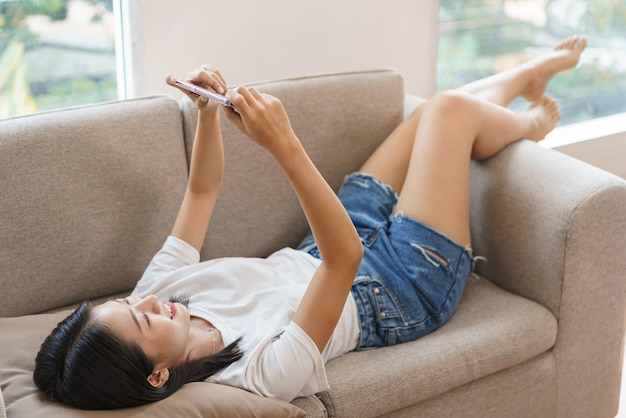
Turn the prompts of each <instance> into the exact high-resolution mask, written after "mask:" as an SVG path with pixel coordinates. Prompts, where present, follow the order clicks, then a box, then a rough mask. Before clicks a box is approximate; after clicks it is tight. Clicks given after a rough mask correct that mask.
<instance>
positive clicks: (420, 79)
mask: <svg viewBox="0 0 626 418" xmlns="http://www.w3.org/2000/svg"><path fill="white" fill-rule="evenodd" d="M127 1H128V2H129V4H128V6H129V9H130V15H131V20H130V29H131V38H132V43H133V48H132V51H133V52H132V61H133V62H132V68H133V74H134V77H133V81H134V83H133V84H134V87H133V91H132V93H131V94H130V95H131V96H133V95H134V96H142V95H150V94H169V95H172V96H174V97H177V95H179V93H178V92H176V91H174V90H173V89H172V88H171V87H168V86H166V85H165V84H164V82H163V78H164V77H165V75H166V74H169V73H171V74H174V75H178V76H184V75H185V74H186V72H187V71H190V70H192V69H194V68H197V67H198V66H199V65H201V64H205V63H208V64H213V65H215V66H217V67H218V68H220V69H221V70H222V73H223V74H224V76H225V78H226V80H227V82H228V84H229V85H231V86H233V85H238V84H245V83H249V82H254V81H263V80H272V79H278V78H285V77H295V76H301V75H309V74H317V73H327V72H342V71H355V70H364V69H375V68H394V69H396V70H397V71H398V72H400V73H401V74H402V75H403V76H404V78H405V83H406V90H407V91H408V92H409V93H412V94H417V95H421V96H426V97H429V96H431V95H432V94H433V93H434V91H435V75H436V52H437V51H436V48H437V38H436V35H437V20H438V19H437V16H438V9H439V4H438V3H439V2H438V0H178V1H166V0H127Z"/></svg>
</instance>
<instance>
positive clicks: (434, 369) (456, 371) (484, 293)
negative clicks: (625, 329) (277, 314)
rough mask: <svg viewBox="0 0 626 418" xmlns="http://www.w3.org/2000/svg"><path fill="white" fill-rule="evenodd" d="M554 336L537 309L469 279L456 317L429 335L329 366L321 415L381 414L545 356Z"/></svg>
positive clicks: (546, 314)
mask: <svg viewBox="0 0 626 418" xmlns="http://www.w3.org/2000/svg"><path fill="white" fill-rule="evenodd" d="M556 333H557V323H556V319H555V318H554V316H553V315H552V314H551V313H550V311H548V310H547V309H546V308H544V307H543V306H541V305H539V304H537V303H535V302H532V301H530V300H528V299H525V298H522V297H519V296H516V295H513V294H512V293H509V292H507V291H505V290H502V289H501V288H499V287H497V286H496V285H494V284H492V283H491V282H489V281H488V280H486V279H482V278H481V279H471V278H470V280H469V282H468V283H467V286H466V289H465V292H464V294H463V298H462V299H461V302H460V304H459V307H458V310H457V312H456V313H455V314H454V315H453V316H452V318H451V319H450V321H449V322H448V323H446V324H445V325H444V326H443V327H441V328H440V329H439V330H437V331H435V332H434V333H432V334H430V335H427V336H426V337H424V338H421V339H419V340H417V341H413V342H410V343H405V344H399V345H396V346H393V347H385V348H380V349H376V350H369V351H360V352H352V353H348V354H347V355H345V356H342V357H339V358H337V359H335V360H332V361H331V362H329V363H328V365H327V367H326V369H327V373H328V380H329V383H330V387H331V389H330V391H328V392H326V393H324V394H323V395H321V400H322V401H323V402H324V403H325V404H326V408H327V410H328V412H329V416H338V417H343V416H358V417H362V418H364V417H374V416H380V415H384V414H387V413H390V412H393V411H396V410H399V409H402V408H405V407H408V406H410V405H413V404H415V403H418V402H420V401H423V400H426V399H430V398H433V397H435V396H437V395H440V394H442V393H445V392H447V391H449V390H452V389H454V388H457V387H460V386H462V385H464V384H466V383H469V382H473V381H476V380H478V379H480V378H482V377H485V376H489V375H491V374H494V373H496V372H499V371H501V370H506V369H508V368H511V367H513V366H516V365H519V364H523V363H524V362H526V361H528V360H529V359H532V358H534V357H536V356H537V355H539V354H541V353H544V352H546V351H547V350H549V349H550V348H551V347H552V346H553V345H554V342H555V340H556ZM372 394H376V395H375V396H372Z"/></svg>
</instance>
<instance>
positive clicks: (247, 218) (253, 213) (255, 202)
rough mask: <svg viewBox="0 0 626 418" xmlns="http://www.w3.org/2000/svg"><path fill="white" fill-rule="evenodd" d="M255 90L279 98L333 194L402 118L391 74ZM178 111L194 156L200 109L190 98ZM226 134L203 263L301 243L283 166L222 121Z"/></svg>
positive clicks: (398, 88) (300, 223) (398, 83)
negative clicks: (221, 173) (220, 179)
mask: <svg viewBox="0 0 626 418" xmlns="http://www.w3.org/2000/svg"><path fill="white" fill-rule="evenodd" d="M254 86H255V87H256V88H257V89H258V90H259V91H262V92H266V93H269V94H272V95H274V96H276V97H278V98H279V99H280V100H281V102H282V103H283V105H284V106H285V109H286V111H287V113H288V115H289V120H290V121H291V124H292V127H293V129H294V132H295V133H296V135H298V138H299V139H300V141H301V142H302V144H303V146H304V147H305V149H306V150H307V152H308V154H309V156H310V157H311V159H312V160H313V162H315V164H316V166H317V167H318V169H319V170H320V172H321V173H322V175H323V176H324V178H325V179H326V181H327V182H328V183H329V184H330V185H331V187H333V188H334V189H335V190H337V189H338V188H339V187H340V186H341V183H342V181H343V178H344V176H345V174H347V173H349V172H351V171H354V170H357V169H358V168H359V167H360V166H361V165H362V164H363V162H364V161H365V160H366V159H367V157H368V156H369V155H370V154H371V153H372V152H373V151H374V149H376V147H377V146H378V145H379V144H380V143H381V142H382V141H383V140H384V139H385V138H386V137H387V135H389V133H390V132H391V131H392V130H393V129H394V128H395V127H396V126H397V125H398V124H399V123H400V122H401V121H402V118H403V112H404V83H403V80H402V77H401V76H400V75H399V74H398V73H397V72H395V71H391V70H380V71H362V72H356V73H342V74H330V75H321V76H312V77H301V78H294V79H288V80H282V81H276V82H267V83H257V84H254ZM181 107H182V112H183V120H184V127H185V129H184V131H185V141H186V142H187V150H188V152H190V151H191V148H192V147H191V144H192V143H193V137H194V134H195V126H196V120H197V110H196V108H195V105H194V104H193V103H192V102H191V101H190V100H189V99H187V98H185V99H183V101H182V102H181ZM338 110H339V111H338ZM222 134H223V136H224V152H225V158H226V164H225V173H224V185H223V187H222V191H221V193H220V197H219V199H218V201H217V205H216V208H215V211H214V212H213V216H212V218H211V226H210V227H209V231H208V234H207V237H206V240H205V242H204V246H203V248H202V258H203V259H208V258H215V257H222V256H266V255H268V254H269V253H271V252H272V251H274V250H277V249H279V248H282V247H284V246H286V245H289V246H295V245H297V244H298V242H299V240H301V239H302V238H303V237H304V234H305V233H306V229H307V226H306V221H305V218H304V216H303V214H302V210H301V209H300V205H299V203H298V200H297V199H296V196H295V194H294V192H293V190H292V189H291V186H290V185H289V181H288V180H287V178H286V177H285V175H284V174H283V173H282V172H281V170H280V167H279V166H278V164H276V162H275V161H274V160H273V159H272V157H271V156H270V155H269V153H267V152H266V151H265V150H263V149H261V148H260V147H259V146H258V145H257V144H255V143H254V142H252V141H251V140H250V139H248V138H246V137H245V136H244V135H243V134H241V133H240V132H239V131H238V130H237V128H236V127H235V126H234V125H233V124H232V123H230V122H229V121H228V120H226V118H225V117H224V118H222ZM244 202H245V204H244Z"/></svg>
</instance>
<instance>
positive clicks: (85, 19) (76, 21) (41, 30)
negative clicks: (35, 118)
mask: <svg viewBox="0 0 626 418" xmlns="http://www.w3.org/2000/svg"><path fill="white" fill-rule="evenodd" d="M115 27H116V22H115V18H114V13H113V0H0V118H6V117H11V116H19V115H25V114H29V113H34V112H38V111H44V110H50V109H58V108H63V107H70V106H78V105H83V104H88V103H95V102H102V101H107V100H114V99H117V98H118V86H117V85H118V80H117V68H116V57H115Z"/></svg>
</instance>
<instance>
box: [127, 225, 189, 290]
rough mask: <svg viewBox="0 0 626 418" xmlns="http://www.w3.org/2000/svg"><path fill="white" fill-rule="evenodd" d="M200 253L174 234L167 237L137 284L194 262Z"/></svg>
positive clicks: (144, 282)
mask: <svg viewBox="0 0 626 418" xmlns="http://www.w3.org/2000/svg"><path fill="white" fill-rule="evenodd" d="M199 261H200V253H199V252H198V250H196V249H195V248H194V247H192V246H191V245H189V244H187V243H186V242H185V241H183V240H181V239H180V238H176V237H174V236H171V235H170V236H169V237H167V240H165V243H164V244H163V247H161V249H160V250H159V251H158V252H157V253H156V254H155V255H154V257H153V258H152V261H150V264H148V267H147V268H146V270H145V271H144V273H143V275H142V277H141V279H140V280H139V282H138V283H137V286H140V285H142V284H143V285H145V284H147V283H148V282H151V281H152V280H153V279H154V278H156V277H159V276H161V275H163V274H166V273H170V272H172V271H174V270H177V269H179V268H181V267H185V266H189V265H192V264H196V263H198V262H199Z"/></svg>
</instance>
